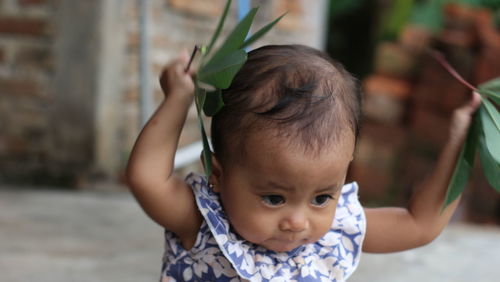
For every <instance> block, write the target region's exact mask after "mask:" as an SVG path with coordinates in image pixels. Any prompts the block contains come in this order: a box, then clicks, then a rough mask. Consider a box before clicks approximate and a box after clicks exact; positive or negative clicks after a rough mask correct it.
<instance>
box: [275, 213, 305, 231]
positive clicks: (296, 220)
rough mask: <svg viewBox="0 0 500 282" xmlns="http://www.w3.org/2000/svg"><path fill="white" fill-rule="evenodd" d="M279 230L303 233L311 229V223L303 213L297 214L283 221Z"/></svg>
mask: <svg viewBox="0 0 500 282" xmlns="http://www.w3.org/2000/svg"><path fill="white" fill-rule="evenodd" d="M279 228H280V230H281V231H288V232H302V231H305V230H307V229H308V228H309V221H308V220H307V217H306V216H305V214H304V213H302V212H295V213H292V214H290V215H289V216H287V217H285V218H283V220H281V222H280V225H279Z"/></svg>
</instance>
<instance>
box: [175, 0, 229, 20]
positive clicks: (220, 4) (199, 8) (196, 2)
mask: <svg viewBox="0 0 500 282" xmlns="http://www.w3.org/2000/svg"><path fill="white" fill-rule="evenodd" d="M224 3H225V1H222V0H212V1H206V0H168V4H169V5H170V6H171V7H173V8H174V9H177V10H179V11H181V12H187V13H191V14H195V15H199V16H208V17H218V16H219V15H220V14H221V13H222V11H223V9H224Z"/></svg>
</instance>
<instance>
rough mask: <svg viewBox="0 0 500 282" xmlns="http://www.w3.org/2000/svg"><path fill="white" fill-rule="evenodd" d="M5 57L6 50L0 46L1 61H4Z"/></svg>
mask: <svg viewBox="0 0 500 282" xmlns="http://www.w3.org/2000/svg"><path fill="white" fill-rule="evenodd" d="M4 58H5V52H4V50H3V49H2V48H0V63H3V62H4Z"/></svg>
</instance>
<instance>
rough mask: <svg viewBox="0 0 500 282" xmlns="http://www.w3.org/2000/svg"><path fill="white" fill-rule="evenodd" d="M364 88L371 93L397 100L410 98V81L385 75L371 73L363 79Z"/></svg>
mask: <svg viewBox="0 0 500 282" xmlns="http://www.w3.org/2000/svg"><path fill="white" fill-rule="evenodd" d="M363 90H364V92H365V93H367V94H369V95H383V96H388V97H391V98H394V99H397V100H404V99H406V98H408V96H409V94H410V90H411V85H410V83H409V82H407V81H406V80H403V79H398V78H393V77H390V76H385V75H371V76H369V77H368V78H366V79H365V80H364V81H363Z"/></svg>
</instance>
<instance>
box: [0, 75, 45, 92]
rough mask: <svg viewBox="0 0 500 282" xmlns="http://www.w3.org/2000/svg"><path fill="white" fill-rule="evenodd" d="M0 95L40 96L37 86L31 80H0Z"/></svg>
mask: <svg viewBox="0 0 500 282" xmlns="http://www.w3.org/2000/svg"><path fill="white" fill-rule="evenodd" d="M0 93H2V95H12V96H41V95H42V92H41V90H40V87H39V85H38V84H37V83H36V82H34V81H33V80H24V79H12V80H8V79H0Z"/></svg>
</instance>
